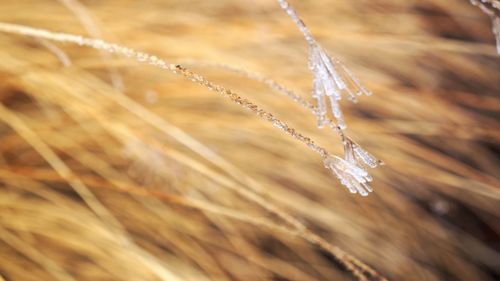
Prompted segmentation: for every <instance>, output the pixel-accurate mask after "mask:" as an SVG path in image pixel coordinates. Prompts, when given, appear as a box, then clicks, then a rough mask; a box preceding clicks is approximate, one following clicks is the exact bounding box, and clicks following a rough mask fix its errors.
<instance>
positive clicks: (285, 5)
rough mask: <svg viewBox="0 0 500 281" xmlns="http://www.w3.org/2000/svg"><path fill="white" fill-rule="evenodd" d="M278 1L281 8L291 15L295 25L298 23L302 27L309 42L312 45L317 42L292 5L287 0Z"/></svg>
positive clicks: (301, 30) (301, 29)
mask: <svg viewBox="0 0 500 281" xmlns="http://www.w3.org/2000/svg"><path fill="white" fill-rule="evenodd" d="M278 3H279V4H280V6H281V8H282V9H283V10H285V12H286V13H287V14H288V15H289V16H290V18H292V20H293V22H294V23H295V25H297V27H298V28H299V29H300V32H302V34H303V35H304V38H305V39H306V41H307V43H309V44H312V45H314V44H316V43H315V41H314V38H313V37H312V34H311V32H310V31H309V29H308V28H307V26H306V25H305V24H304V22H303V21H302V20H301V19H300V18H299V16H298V15H297V12H295V10H294V9H293V8H292V6H290V4H289V3H288V2H287V1H286V0H278Z"/></svg>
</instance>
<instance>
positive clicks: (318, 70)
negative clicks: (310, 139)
mask: <svg viewBox="0 0 500 281" xmlns="http://www.w3.org/2000/svg"><path fill="white" fill-rule="evenodd" d="M309 48H310V54H309V67H310V69H311V71H312V72H313V76H314V78H313V98H314V99H316V103H317V107H318V111H317V113H316V117H317V118H318V127H320V128H321V127H323V126H324V125H325V120H326V115H327V112H328V110H327V105H326V101H325V100H326V99H328V101H329V102H330V108H331V113H332V115H333V117H335V119H336V120H337V124H338V126H339V127H340V128H341V129H344V128H345V127H346V125H345V122H344V118H343V115H342V111H341V109H340V106H339V101H340V100H341V99H342V95H343V94H346V95H347V99H349V100H350V101H352V102H357V96H360V95H363V94H364V95H367V96H368V95H371V92H370V91H368V90H367V89H366V88H365V87H364V86H363V85H362V84H361V83H360V82H359V80H358V79H357V78H356V77H355V76H354V75H353V74H352V73H351V72H350V71H349V70H348V69H347V68H346V67H345V65H344V64H342V63H341V62H340V60H338V59H333V58H331V57H330V56H329V55H328V53H327V52H326V51H325V50H323V48H321V46H319V45H318V44H317V43H315V42H312V43H310V46H309Z"/></svg>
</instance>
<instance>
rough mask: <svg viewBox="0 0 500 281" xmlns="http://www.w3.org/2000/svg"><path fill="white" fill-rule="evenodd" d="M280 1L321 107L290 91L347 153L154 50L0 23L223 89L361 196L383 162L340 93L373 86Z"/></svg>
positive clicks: (7, 29) (11, 29) (1, 28)
mask: <svg viewBox="0 0 500 281" xmlns="http://www.w3.org/2000/svg"><path fill="white" fill-rule="evenodd" d="M279 2H280V4H281V6H282V7H283V8H284V9H285V10H286V11H287V12H288V14H289V15H291V16H292V18H293V19H294V21H295V22H296V23H297V25H298V26H299V27H300V28H301V30H302V32H303V33H304V35H305V36H306V39H307V41H308V43H309V44H310V47H311V68H312V70H313V73H314V88H315V92H314V96H315V97H316V99H317V101H318V105H317V107H314V106H311V107H309V106H307V102H303V101H301V100H300V98H299V99H298V97H294V96H292V95H289V97H292V99H293V100H294V101H296V102H298V103H299V104H301V105H303V106H306V107H308V108H309V109H311V110H312V111H313V112H314V114H315V115H317V116H318V120H319V125H320V127H322V126H324V125H328V126H329V127H330V128H332V129H333V130H335V131H336V132H337V133H338V134H339V135H340V136H341V138H342V141H343V144H344V150H345V151H344V153H345V155H344V158H340V157H338V156H335V155H332V154H331V153H329V152H328V151H327V150H326V149H325V148H323V147H321V146H319V145H317V144H316V143H315V142H314V141H313V140H312V139H310V138H309V137H306V136H305V135H303V134H302V133H300V132H299V131H297V130H296V129H294V128H292V127H290V126H289V125H288V124H286V123H285V122H283V121H282V120H280V119H278V118H277V117H275V116H274V115H273V114H272V113H270V112H267V111H265V110H264V109H262V108H261V107H260V106H258V105H256V104H254V103H253V102H251V101H250V100H248V99H245V98H242V97H240V96H239V95H238V94H237V93H236V92H234V91H232V90H230V89H226V88H224V87H223V86H220V85H217V84H215V83H213V82H211V81H208V80H207V79H205V78H204V77H203V76H202V75H200V74H197V73H195V72H193V71H191V70H188V69H186V68H185V67H183V66H181V65H179V64H173V63H168V62H167V61H165V60H163V59H160V58H158V57H156V56H154V55H150V54H147V53H143V52H139V51H136V50H134V49H131V48H128V47H125V46H121V45H118V44H113V43H108V42H105V41H103V40H99V39H91V38H85V37H82V36H78V35H73V34H65V33H54V32H50V31H48V30H43V29H36V28H30V27H26V26H20V25H14V24H8V23H0V31H2V32H9V33H16V34H21V35H25V36H33V37H37V38H43V39H48V40H53V41H59V42H71V43H75V44H78V45H81V46H87V47H91V48H95V49H98V50H102V51H106V52H110V53H116V54H120V55H123V56H126V57H132V58H134V59H136V60H137V61H139V62H142V63H147V64H150V65H152V66H155V67H158V68H160V69H166V70H170V71H172V72H174V73H176V74H178V75H182V76H184V77H186V78H188V79H189V80H191V81H193V82H195V83H197V84H200V85H202V86H204V87H206V88H208V89H210V90H212V91H215V92H217V93H219V94H221V95H222V96H224V97H226V98H228V99H229V100H231V101H232V102H234V103H236V104H238V105H240V106H242V107H244V108H245V109H247V110H250V111H252V112H253V113H254V114H255V115H256V116H257V117H259V118H261V119H263V120H265V121H267V122H269V123H271V124H272V125H273V126H274V127H275V128H277V129H279V130H281V131H282V132H284V133H285V134H287V135H289V136H291V137H292V138H294V139H295V140H297V141H299V142H302V143H303V144H305V145H306V146H307V147H308V148H310V149H311V150H312V151H314V152H316V153H317V154H319V155H320V156H321V158H322V159H323V161H324V164H325V166H326V168H328V169H330V170H331V171H332V172H333V173H334V174H335V175H336V176H337V178H338V179H339V180H340V182H341V183H342V184H343V185H344V186H346V187H347V188H348V189H349V191H350V192H352V193H359V194H360V195H362V196H366V195H368V193H369V192H371V191H372V188H371V187H370V185H369V182H371V181H372V178H371V177H370V176H369V174H368V172H367V170H366V168H367V167H371V168H374V167H376V166H377V165H378V164H381V163H382V162H381V161H379V160H377V159H376V158H375V157H374V156H373V155H371V154H370V153H368V152H367V151H366V150H364V149H363V148H361V146H359V145H358V144H357V143H355V142H354V141H352V140H351V139H350V138H348V137H347V136H345V135H344V133H343V131H342V129H343V128H345V124H344V122H343V119H342V114H341V111H340V108H339V106H338V101H339V100H340V99H341V97H342V94H343V93H344V92H346V93H347V95H348V97H349V98H350V99H351V100H353V101H355V98H356V97H355V96H356V95H360V94H363V93H364V94H369V92H368V91H367V90H366V89H365V88H364V87H363V86H361V85H360V84H359V82H358V80H357V79H356V78H354V77H353V76H352V74H351V73H350V72H349V71H348V70H347V69H346V68H345V67H344V66H343V65H342V64H341V63H340V62H339V61H338V60H332V59H331V58H330V57H329V56H328V55H327V54H326V52H325V51H324V50H323V49H321V47H320V46H319V45H318V44H317V43H315V41H314V40H313V39H312V36H311V35H310V33H309V31H307V29H306V27H305V25H304V24H303V23H302V21H301V20H300V19H299V18H298V17H297V15H296V14H295V12H294V11H293V10H292V8H291V7H290V6H289V5H288V3H287V2H285V1H279ZM326 97H328V98H329V100H330V104H331V107H332V115H333V116H334V117H335V118H336V120H337V122H334V121H332V120H331V119H330V118H328V116H327V113H326V101H325V99H326ZM120 98H121V100H123V104H125V105H126V106H127V107H130V106H131V105H130V104H132V103H133V101H130V100H128V99H127V97H125V96H121V97H120ZM133 107H134V108H136V107H138V105H134V106H133ZM139 111H140V112H141V114H143V115H144V114H147V115H148V116H149V115H151V116H149V117H151V118H149V119H151V120H156V121H157V122H156V121H155V122H154V123H152V124H153V125H156V124H157V123H161V118H160V117H158V116H153V113H151V112H149V111H147V110H145V109H142V108H141V109H140V110H139ZM133 112H135V111H133Z"/></svg>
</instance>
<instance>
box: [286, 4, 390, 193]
mask: <svg viewBox="0 0 500 281" xmlns="http://www.w3.org/2000/svg"><path fill="white" fill-rule="evenodd" d="M278 3H279V4H280V6H281V8H282V9H283V10H284V11H285V12H286V13H287V14H288V15H289V16H290V18H291V19H292V20H293V21H294V23H295V24H296V25H297V27H298V28H299V29H300V31H301V32H302V34H303V35H304V38H305V40H306V42H307V44H308V45H309V68H310V69H311V71H312V74H313V87H312V96H313V98H314V99H315V100H316V104H317V106H316V109H315V111H314V114H315V115H316V118H317V122H318V127H319V128H323V127H324V126H325V125H326V124H328V125H329V126H330V127H331V128H333V129H335V131H336V132H337V133H338V134H339V135H340V136H341V138H342V142H343V144H344V158H343V159H342V158H340V157H338V156H329V157H327V158H326V159H325V161H324V162H325V167H326V168H328V169H330V170H331V171H332V172H333V173H334V174H335V175H336V176H337V178H338V179H339V180H340V182H341V183H342V184H343V185H344V186H346V187H347V188H348V189H349V191H350V192H351V193H359V194H360V195H362V196H366V195H368V192H371V191H372V188H371V187H370V185H369V182H371V181H372V177H371V176H370V175H369V174H368V172H367V171H366V169H365V166H368V167H370V168H375V167H377V166H378V165H380V164H383V162H382V161H380V160H378V159H377V158H375V157H374V156H373V155H371V154H370V153H368V152H367V151H366V150H364V149H363V148H362V147H361V146H359V145H358V144H357V143H355V142H354V141H352V140H351V139H350V138H348V137H346V136H345V135H344V133H343V131H342V130H343V129H345V128H346V124H345V121H344V118H343V116H342V111H341V109H340V105H339V101H340V100H341V99H342V96H343V95H345V96H347V99H348V100H350V101H352V102H357V96H361V95H366V96H369V95H371V92H370V91H369V90H368V89H366V88H365V87H364V86H363V85H362V84H361V83H360V82H359V80H358V79H357V78H356V77H355V76H354V75H353V74H352V72H351V71H350V70H349V69H347V67H346V66H345V65H344V64H343V63H342V62H341V61H340V60H339V59H337V58H332V57H331V56H330V55H329V54H328V53H327V52H326V51H325V50H324V49H323V48H322V47H321V46H320V45H319V44H318V43H317V42H316V40H315V39H314V38H313V36H312V35H311V32H310V31H309V29H308V28H307V27H306V25H305V24H304V22H303V21H302V20H301V19H300V18H299V16H298V15H297V13H296V12H295V10H294V9H293V8H292V6H290V4H289V3H288V2H287V1H285V0H278ZM327 103H329V106H328V104H327ZM328 107H330V108H331V110H330V112H331V115H332V116H333V117H334V118H335V120H336V123H337V124H335V123H333V121H331V120H329V118H328V117H327V115H328Z"/></svg>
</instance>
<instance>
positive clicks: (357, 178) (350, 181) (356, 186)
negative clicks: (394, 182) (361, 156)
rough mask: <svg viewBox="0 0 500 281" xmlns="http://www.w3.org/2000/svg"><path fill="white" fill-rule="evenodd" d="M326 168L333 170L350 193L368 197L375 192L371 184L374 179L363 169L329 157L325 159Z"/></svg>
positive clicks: (340, 159)
mask: <svg viewBox="0 0 500 281" xmlns="http://www.w3.org/2000/svg"><path fill="white" fill-rule="evenodd" d="M324 164H325V167H326V168H327V169H329V170H331V171H332V172H333V173H334V174H335V176H336V177H337V178H338V179H339V181H340V183H341V184H342V185H344V186H345V187H346V188H347V189H348V190H349V192H351V193H359V194H360V195H361V196H367V195H368V194H369V193H370V192H372V191H373V189H372V188H371V186H370V185H369V182H371V180H372V178H371V177H370V176H369V175H368V172H367V171H366V170H364V169H363V168H361V167H359V166H356V165H354V164H352V163H350V162H348V161H346V160H344V159H342V158H340V157H337V156H329V157H327V158H326V159H325V162H324Z"/></svg>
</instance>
